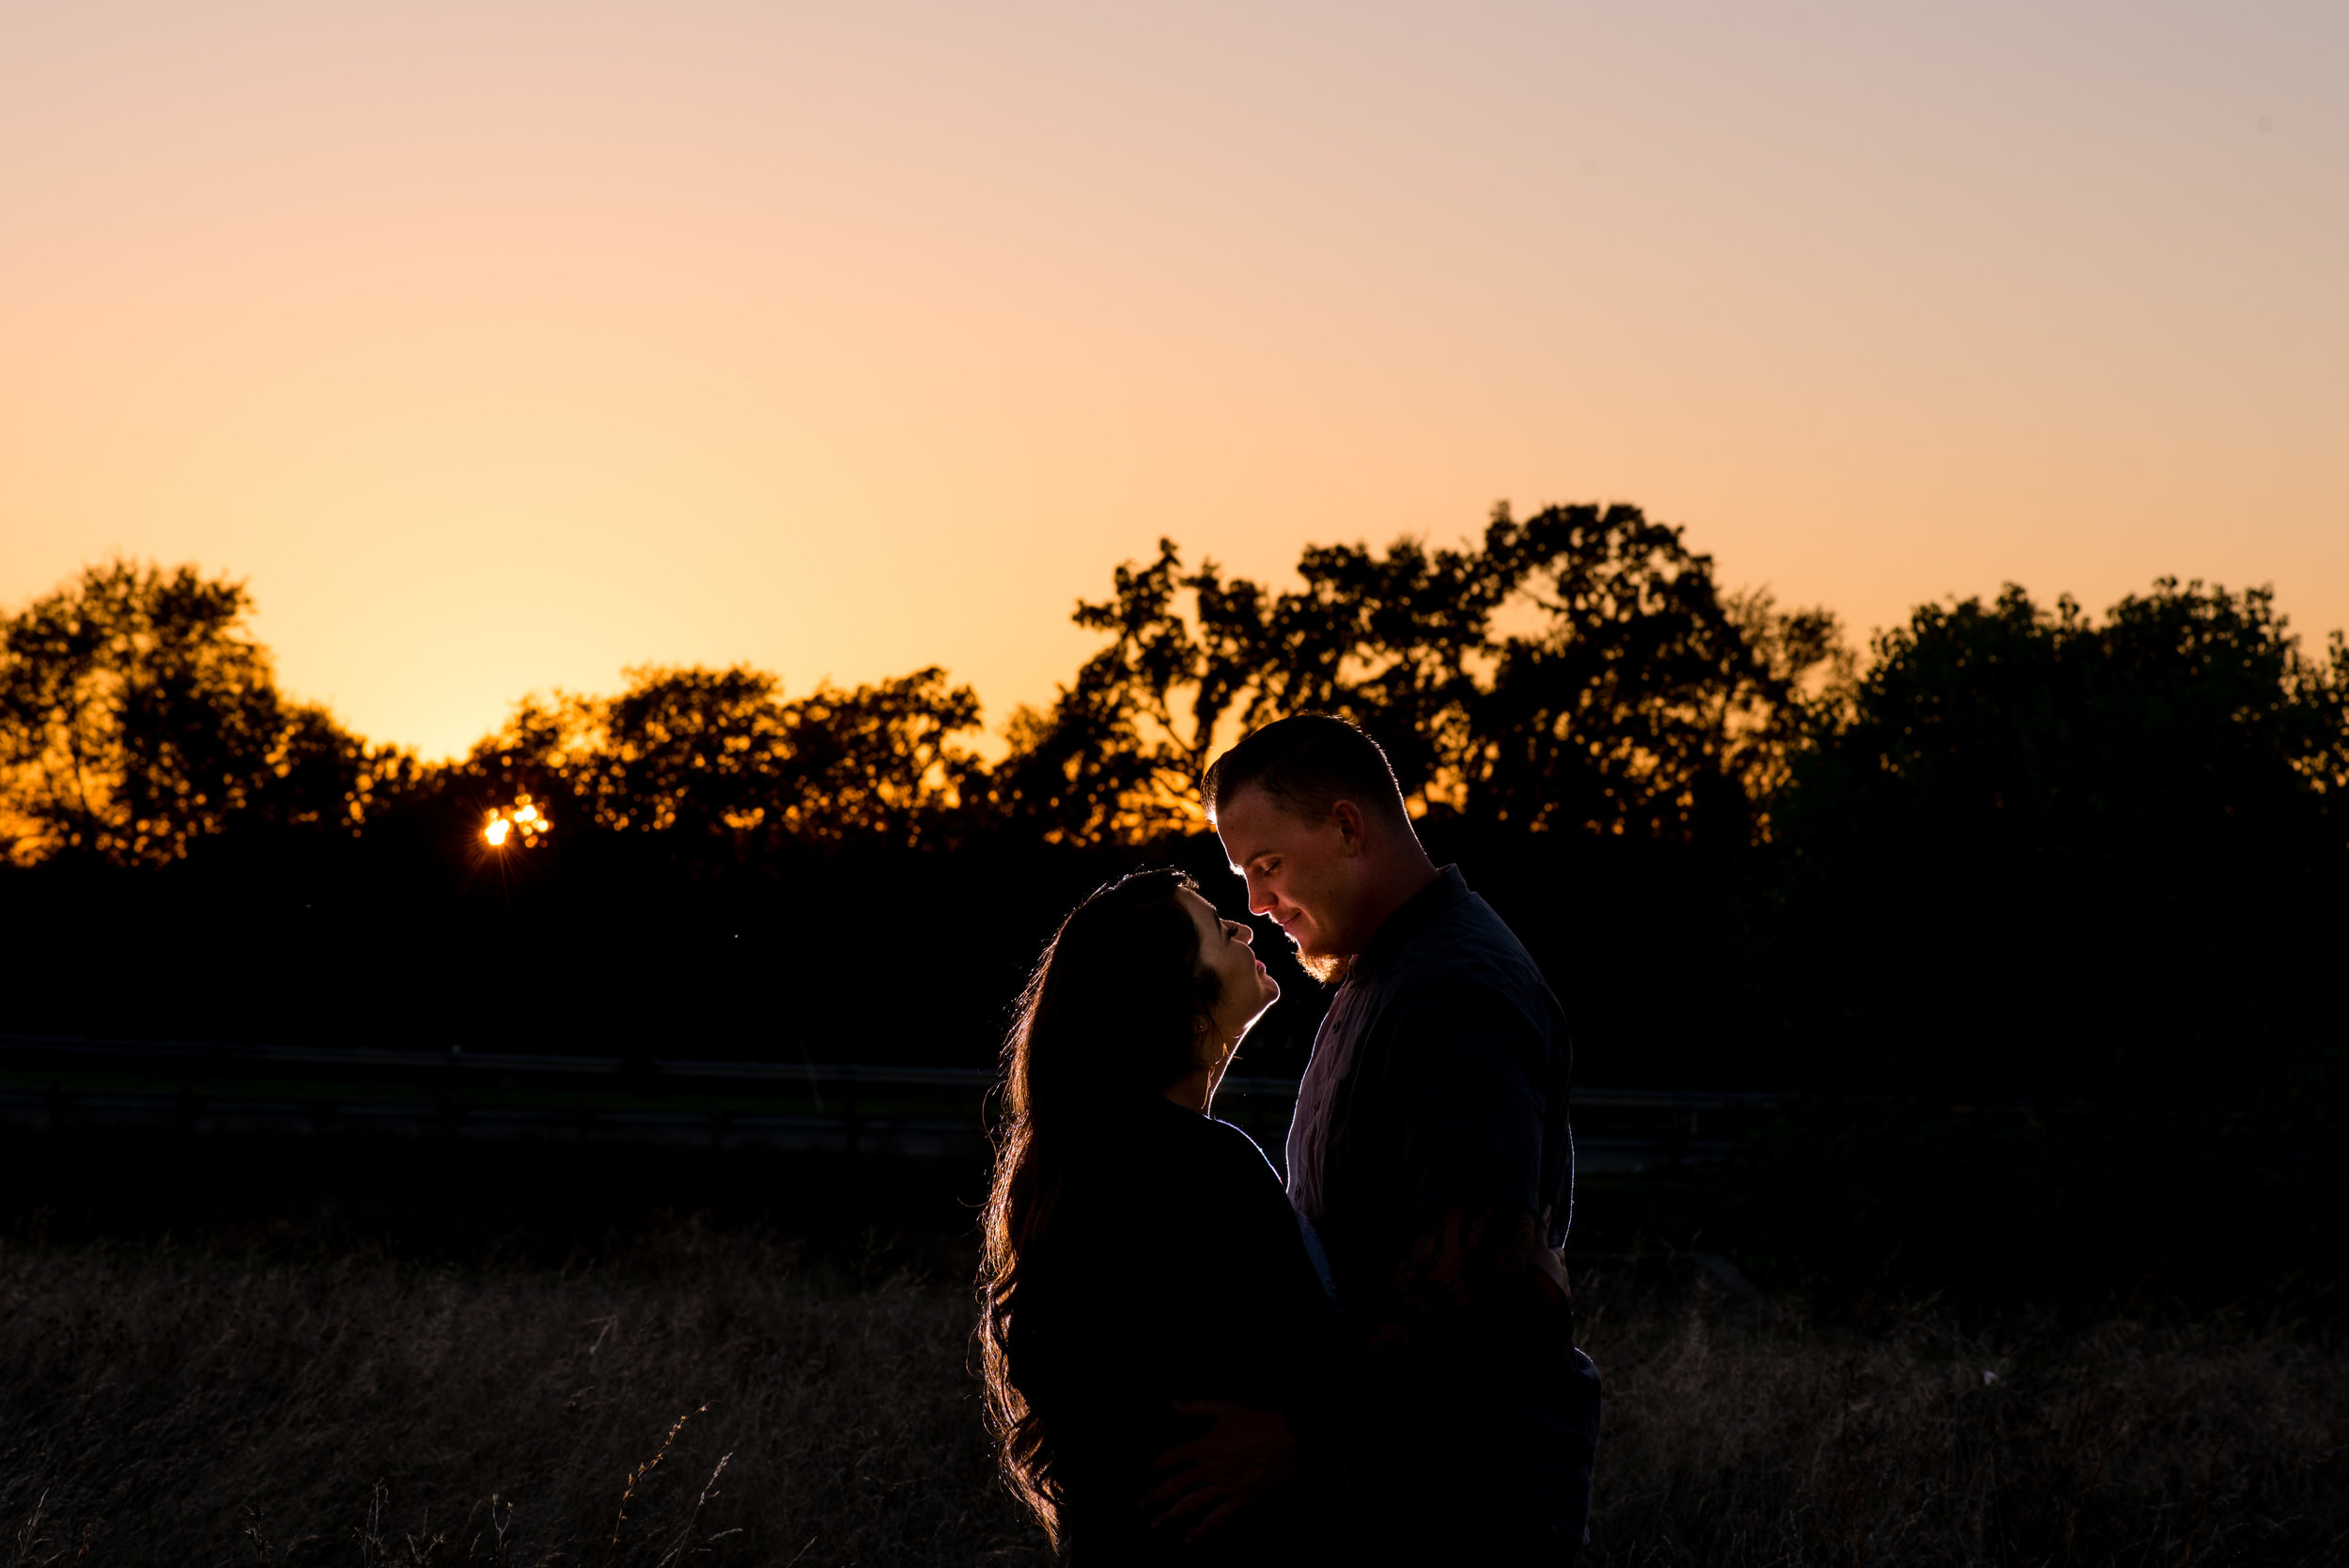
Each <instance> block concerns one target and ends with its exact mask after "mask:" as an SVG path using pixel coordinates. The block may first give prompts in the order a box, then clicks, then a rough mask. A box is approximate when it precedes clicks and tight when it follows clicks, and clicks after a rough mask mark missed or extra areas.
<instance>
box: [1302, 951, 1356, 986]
mask: <svg viewBox="0 0 2349 1568" xmlns="http://www.w3.org/2000/svg"><path fill="white" fill-rule="evenodd" d="M1297 967H1298V968H1299V969H1301V970H1304V971H1305V972H1306V973H1307V974H1310V975H1312V976H1313V977H1314V978H1315V980H1318V981H1320V982H1321V983H1322V984H1323V985H1324V986H1335V985H1337V984H1339V983H1340V982H1341V981H1343V980H1345V978H1346V971H1347V970H1351V969H1352V968H1353V967H1354V955H1352V954H1350V953H1307V952H1305V951H1303V950H1302V949H1299V952H1298V955H1297Z"/></svg>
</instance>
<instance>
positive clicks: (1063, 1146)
mask: <svg viewBox="0 0 2349 1568" xmlns="http://www.w3.org/2000/svg"><path fill="white" fill-rule="evenodd" d="M1251 939H1252V931H1251V929H1250V927H1249V926H1248V925H1247V924H1244V923H1242V922H1239V921H1229V920H1223V919H1221V918H1219V917H1218V916H1217V914H1216V911H1215V908H1214V906H1212V905H1210V904H1209V903H1208V902H1207V901H1206V899H1205V898H1203V897H1201V896H1200V894H1199V891H1198V888H1197V886H1196V884H1194V883H1193V882H1192V881H1191V879H1190V877H1187V876H1184V875H1183V874H1182V873H1180V872H1175V871H1141V872H1136V873H1134V874H1133V875H1132V876H1129V877H1125V878H1123V879H1122V880H1120V881H1117V882H1114V883H1112V884H1110V885H1109V886H1106V887H1103V888H1101V889H1100V890H1099V891H1097V892H1096V893H1094V894H1093V895H1092V896H1091V897H1090V898H1087V899H1086V900H1085V901H1084V902H1083V903H1082V904H1081V905H1079V906H1078V907H1077V908H1076V909H1075V910H1074V911H1073V912H1071V913H1070V914H1069V916H1068V918H1067V919H1066V921H1064V922H1063V923H1062V924H1061V928H1060V930H1059V932H1058V934H1057V935H1055V936H1054V937H1053V939H1052V940H1051V943H1050V945H1049V946H1048V947H1047V948H1046V949H1045V952H1044V956H1043V958H1042V959H1041V960H1040V961H1039V962H1038V963H1037V965H1036V968H1035V972H1034V975H1033V976H1031V977H1030V979H1029V981H1028V985H1027V987H1026V989H1025V990H1024V991H1023V992H1022V993H1021V995H1020V999H1019V1009H1018V1014H1017V1017H1016V1020H1015V1022H1014V1024H1013V1026H1012V1029H1011V1032H1010V1036H1009V1038H1008V1040H1007V1041H1006V1042H1005V1046H1004V1081H1003V1102H1004V1104H1003V1110H1004V1115H1003V1122H1002V1125H1001V1126H1000V1129H999V1131H998V1134H997V1149H996V1162H995V1180H994V1188H993V1191H992V1192H991V1194H990V1195H989V1197H988V1205H987V1215H986V1220H987V1224H986V1247H985V1252H984V1257H983V1261H982V1264H981V1268H980V1277H979V1288H980V1303H981V1309H982V1312H981V1320H980V1329H979V1336H980V1347H981V1351H982V1354H983V1357H984V1360H985V1373H986V1378H987V1393H988V1419H989V1424H990V1426H991V1428H992V1430H993V1433H994V1436H995V1438H996V1441H997V1443H998V1445H999V1453H1000V1457H1001V1461H1002V1465H1003V1475H1004V1479H1005V1480H1006V1481H1007V1482H1008V1483H1010V1485H1011V1487H1012V1489H1013V1491H1014V1492H1016V1493H1017V1494H1018V1495H1019V1497H1020V1498H1021V1499H1022V1500H1023V1501H1025V1502H1026V1503H1027V1505H1028V1506H1029V1507H1030V1508H1031V1509H1032V1510H1033V1511H1034V1514H1035V1515H1036V1517H1037V1518H1038V1520H1040V1521H1041V1522H1042V1524H1043V1525H1044V1528H1045V1530H1046V1531H1047V1533H1048V1534H1049V1535H1050V1537H1051V1539H1052V1541H1053V1544H1054V1545H1056V1546H1058V1547H1060V1548H1061V1550H1062V1551H1063V1552H1064V1553H1065V1554H1066V1558H1067V1559H1068V1560H1070V1561H1072V1562H1075V1563H1079V1564H1082V1565H1085V1568H1098V1565H1102V1564H1117V1563H1156V1562H1164V1563H1194V1562H1195V1563H1207V1562H1215V1563H1232V1564H1237V1563H1245V1562H1255V1561H1273V1560H1294V1557H1295V1554H1296V1552H1297V1551H1298V1549H1299V1546H1300V1545H1303V1544H1304V1543H1305V1542H1306V1541H1308V1540H1309V1539H1310V1535H1309V1533H1308V1532H1309V1529H1310V1523H1311V1514H1312V1513H1313V1507H1312V1499H1313V1498H1314V1497H1315V1493H1316V1485H1315V1475H1316V1467H1315V1462H1314V1450H1315V1445H1314V1443H1313V1442H1312V1441H1311V1436H1312V1433H1311V1427H1312V1421H1311V1414H1310V1412H1311V1408H1312V1406H1313V1404H1314V1391H1315V1388H1316V1386H1317V1383H1318V1379H1319V1378H1320V1376H1321V1374H1322V1372H1323V1369H1324V1365H1325V1358H1326V1356H1327V1353H1328V1351H1327V1347H1328V1344H1329V1342H1330V1335H1331V1332H1332V1324H1331V1316H1330V1304H1329V1299H1328V1297H1327V1296H1326V1294H1325V1292H1324V1288H1323V1285H1322V1281H1321V1278H1320V1275H1319V1274H1318V1273H1317V1271H1316V1270H1315V1265H1314V1263H1313V1261H1312V1256H1311V1253H1310V1252H1309V1251H1308V1249H1307V1243H1306V1240H1305V1237H1304V1235H1303V1234H1302V1233H1301V1229H1300V1223H1299V1220H1298V1219H1297V1216H1296V1214H1295V1211H1293V1210H1292V1209H1291V1208H1290V1207H1289V1203H1288V1196H1287V1194H1286V1192H1285V1191H1284V1190H1283V1187H1282V1184H1281V1179H1280V1177H1279V1176H1278V1175H1277V1174H1276V1173H1275V1172H1273V1170H1272V1167H1271V1165H1270V1164H1269V1163H1268V1161H1267V1160H1266V1158H1265V1157H1264V1154H1263V1151H1261V1150H1260V1149H1258V1148H1257V1147H1256V1145H1255V1143H1254V1141H1252V1140H1251V1139H1250V1138H1249V1137H1248V1135H1247V1134H1246V1133H1244V1132H1242V1131H1240V1130H1239V1129H1238V1128H1237V1127H1235V1126H1230V1125H1228V1124H1226V1123H1223V1122H1218V1121H1215V1120H1213V1119H1211V1118H1210V1117H1209V1116H1208V1115H1207V1114H1206V1110H1207V1106H1208V1103H1209V1101H1210V1099H1211V1098H1212V1096H1213V1094H1214V1092H1215V1086H1216V1084H1217V1083H1218V1082H1219V1081H1220V1080H1221V1077H1222V1074H1223V1071H1224V1069H1225V1067H1226V1066H1228V1065H1229V1063H1230V1062H1231V1060H1232V1056H1233V1053H1234V1052H1235V1051H1237V1049H1238V1047H1239V1042H1240V1038H1241V1036H1243V1035H1244V1034H1245V1033H1246V1032H1248V1029H1249V1028H1250V1026H1251V1025H1252V1024H1253V1023H1254V1022H1255V1021H1256V1019H1257V1018H1259V1017H1262V1016H1263V1014H1264V1012H1265V1010H1266V1009H1267V1008H1268V1007H1270V1006H1271V1005H1272V1003H1273V1002H1274V1001H1277V1000H1279V998H1280V994H1281V989H1280V986H1278V985H1277V984H1275V983H1274V981H1273V980H1272V978H1271V976H1270V975H1268V974H1267V973H1266V972H1265V967H1264V965H1263V963H1261V962H1260V961H1259V960H1258V959H1257V958H1256V956H1255V955H1254V954H1253V953H1252V951H1251V950H1250V942H1251ZM1208 1402H1231V1403H1233V1404H1237V1405H1244V1406H1247V1407H1250V1408H1251V1409H1252V1410H1255V1411H1261V1412H1280V1413H1281V1415H1280V1416H1279V1417H1278V1418H1268V1419H1269V1420H1271V1421H1272V1424H1273V1428H1274V1430H1276V1431H1277V1430H1278V1427H1279V1426H1280V1425H1281V1424H1283V1423H1285V1425H1286V1426H1287V1428H1288V1437H1286V1438H1283V1441H1284V1442H1285V1441H1287V1440H1289V1438H1293V1437H1295V1436H1298V1435H1299V1434H1302V1436H1303V1437H1304V1439H1305V1441H1304V1446H1303V1448H1302V1449H1301V1450H1300V1451H1299V1464H1298V1465H1297V1466H1296V1467H1295V1473H1294V1478H1293V1479H1292V1480H1291V1481H1289V1482H1288V1483H1285V1484H1284V1485H1283V1486H1282V1487H1280V1488H1278V1489H1276V1490H1275V1491H1274V1492H1273V1493H1272V1494H1271V1495H1269V1496H1266V1497H1260V1498H1251V1499H1248V1500H1247V1501H1246V1503H1245V1506H1241V1507H1239V1508H1237V1512H1234V1513H1232V1514H1230V1515H1229V1516H1228V1518H1227V1519H1223V1520H1217V1519H1214V1518H1213V1517H1212V1516H1211V1517H1210V1519H1209V1520H1208V1521H1207V1526H1208V1528H1206V1529H1205V1530H1204V1531H1201V1532H1200V1533H1199V1534H1198V1536H1197V1539H1195V1540H1193V1539H1190V1528H1191V1527H1195V1526H1198V1525H1199V1524H1200V1523H1201V1521H1200V1520H1198V1519H1196V1518H1191V1519H1184V1520H1181V1521H1178V1522H1177V1524H1176V1525H1175V1528H1172V1529H1153V1528H1152V1526H1153V1518H1152V1513H1153V1509H1152V1508H1151V1507H1150V1506H1147V1505H1146V1504H1145V1498H1147V1496H1148V1494H1149V1493H1150V1491H1151V1482H1152V1461H1153V1460H1154V1459H1155V1458H1156V1457H1157V1456H1158V1455H1159V1454H1161V1453H1163V1452H1166V1451H1168V1450H1169V1449H1171V1448H1174V1447H1175V1446H1176V1445H1179V1444H1180V1443H1182V1442H1183V1441H1185V1440H1186V1439H1187V1438H1189V1437H1190V1436H1195V1435H1196V1433H1197V1432H1198V1431H1199V1430H1200V1429H1202V1428H1203V1427H1205V1426H1206V1421H1205V1420H1204V1419H1203V1417H1202V1416H1201V1415H1200V1414H1199V1413H1198V1407H1199V1406H1200V1405H1204V1404H1206V1403H1208Z"/></svg>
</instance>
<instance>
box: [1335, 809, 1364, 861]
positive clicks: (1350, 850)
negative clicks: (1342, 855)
mask: <svg viewBox="0 0 2349 1568" xmlns="http://www.w3.org/2000/svg"><path fill="white" fill-rule="evenodd" d="M1330 821H1332V822H1334V823H1336V824H1337V827H1338V842H1339V843H1340V844H1341V845H1343V846H1345V848H1346V853H1347V854H1348V855H1359V854H1361V852H1362V851H1363V850H1364V849H1366V848H1368V847H1369V844H1370V839H1369V835H1368V833H1366V832H1365V831H1364V830H1365V829H1366V828H1368V827H1369V825H1370V824H1369V823H1368V821H1367V820H1366V819H1365V818H1364V817H1363V815H1362V808H1361V807H1360V806H1358V805H1356V804H1355V803H1354V802H1353V801H1351V800H1340V801H1338V802H1337V803H1336V804H1335V805H1333V806H1331V807H1330Z"/></svg>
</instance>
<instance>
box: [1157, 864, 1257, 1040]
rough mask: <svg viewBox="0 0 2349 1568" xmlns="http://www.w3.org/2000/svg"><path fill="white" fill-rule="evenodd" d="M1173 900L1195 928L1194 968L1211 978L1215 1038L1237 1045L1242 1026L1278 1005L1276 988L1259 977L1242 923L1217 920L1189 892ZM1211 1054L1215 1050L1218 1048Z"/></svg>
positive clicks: (1249, 929)
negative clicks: (1196, 951)
mask: <svg viewBox="0 0 2349 1568" xmlns="http://www.w3.org/2000/svg"><path fill="white" fill-rule="evenodd" d="M1175 896H1176V897H1178V898H1180V899H1181V900H1182V904H1183V908H1186V909H1188V910H1189V911H1190V920H1191V924H1193V925H1196V926H1197V927H1198V928H1199V968H1200V970H1201V971H1202V972H1204V973H1208V974H1212V975H1214V976H1215V977H1216V983H1217V990H1216V1002H1215V1008H1214V1013H1215V1027H1216V1033H1217V1034H1218V1035H1219V1036H1220V1037H1221V1039H1223V1040H1228V1041H1231V1042H1232V1043H1233V1044H1234V1045H1237V1043H1238V1041H1239V1037H1240V1035H1241V1034H1243V1033H1245V1032H1247V1029H1248V1026H1249V1025H1250V1024H1252V1023H1254V1022H1255V1021H1256V1020H1257V1019H1258V1018H1260V1017H1263V1016H1264V1012H1265V1009H1266V1008H1268V1007H1269V1006H1271V1005H1272V1004H1273V1003H1274V1002H1276V1001H1280V1000H1281V986H1280V983H1279V982H1277V981H1275V980H1274V979H1273V978H1272V976H1270V975H1269V974H1267V973H1266V972H1265V967H1264V964H1263V962H1262V961H1261V960H1259V959H1258V958H1257V956H1256V955H1255V952H1254V950H1253V949H1252V947H1251V946H1250V944H1251V943H1252V942H1253V941H1254V940H1255V939H1256V933H1255V931H1254V929H1253V928H1252V927H1251V926H1250V925H1249V924H1247V923H1246V922H1245V921H1237V920H1225V919H1223V918H1222V917H1221V915H1219V914H1217V913H1216V912H1215V906H1214V905H1212V904H1210V903H1208V902H1207V901H1206V899H1205V898H1202V897H1201V896H1200V895H1199V894H1198V893H1193V892H1192V891H1191V890H1190V889H1189V888H1185V889H1183V890H1182V891H1181V893H1177V894H1176V895H1175ZM1212 1048H1213V1049H1215V1050H1218V1051H1220V1050H1221V1047H1220V1046H1219V1047H1212ZM1213 1064H1217V1065H1220V1064H1221V1063H1220V1061H1219V1062H1218V1063H1213Z"/></svg>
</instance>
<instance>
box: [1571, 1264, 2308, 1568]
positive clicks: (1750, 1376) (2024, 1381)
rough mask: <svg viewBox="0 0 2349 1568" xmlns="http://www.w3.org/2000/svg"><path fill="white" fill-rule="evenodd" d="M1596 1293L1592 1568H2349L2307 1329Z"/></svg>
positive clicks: (1590, 1328) (1591, 1328)
mask: <svg viewBox="0 0 2349 1568" xmlns="http://www.w3.org/2000/svg"><path fill="white" fill-rule="evenodd" d="M1594 1294H1595V1296H1596V1297H1597V1310H1596V1311H1595V1312H1593V1313H1591V1314H1590V1318H1591V1321H1589V1322H1588V1324H1587V1327H1586V1329H1585V1333H1584V1338H1585V1339H1586V1340H1587V1341H1588V1342H1589V1343H1590V1344H1591V1346H1592V1349H1593V1354H1594V1355H1595V1357H1596V1358H1598V1359H1599V1361H1600V1364H1601V1366H1602V1368H1603V1369H1604V1372H1605V1374H1606V1399H1607V1407H1606V1413H1605V1436H1603V1438H1602V1441H1601V1448H1600V1463H1599V1477H1600V1480H1599V1501H1598V1510H1597V1515H1598V1516H1597V1520H1596V1526H1595V1529H1596V1535H1597V1542H1596V1545H1597V1547H1598V1550H1597V1551H1596V1553H1595V1557H1596V1558H1597V1560H1601V1561H1604V1562H1607V1563H1610V1564H1616V1563H1621V1564H1648V1563H1657V1564H1661V1563H1719V1564H1756V1565H1760V1564H1777V1563H1786V1564H1797V1563H1801V1564H1812V1563H1815V1564H1821V1565H1826V1564H1852V1565H1860V1564H1884V1565H1887V1568H1891V1565H1896V1564H1897V1565H1940V1564H1947V1565H1951V1568H1957V1565H1972V1564H2009V1563H2013V1564H2039V1563H2080V1564H2107V1563H2116V1564H2123V1563H2124V1564H2149V1565H2150V1564H2174V1565H2176V1568H2188V1565H2193V1564H2203V1563H2212V1564H2216V1563H2262V1564H2295V1565H2297V1564H2310V1565H2314V1564H2335V1563H2341V1562H2349V1356H2344V1355H2343V1354H2342V1353H2341V1350H2340V1349H2339V1348H2338V1347H2337V1346H2327V1345H2325V1344H2322V1343H2319V1342H2318V1341H2317V1340H2316V1339H2315V1337H2313V1336H2311V1335H2310V1334H2309V1333H2307V1332H2305V1331H2294V1330H2291V1329H2288V1328H2270V1329H2266V1330H2264V1331H2255V1330H2253V1329H2251V1328H2249V1327H2246V1326H2245V1325H2243V1324H2241V1323H2236V1322H2230V1321H2225V1320H2221V1321H2217V1322H2208V1321H2206V1322H2201V1323H2170V1324H2167V1325H2160V1326H2156V1325H2154V1324H2150V1323H2145V1322H2131V1321H2116V1322H2108V1323H2105V1324H2102V1325H2099V1326H2096V1327H2088V1328H2078V1327H2061V1326H2058V1325H2056V1324H2053V1323H2047V1322H2039V1323H2032V1322H2021V1323H2015V1324H2009V1325H2007V1326H2005V1327H2002V1328H2000V1329H1999V1330H1996V1331H1990V1332H1971V1333H1969V1332H1966V1331H1962V1330H1961V1329H1959V1328H1958V1327H1954V1326H1953V1324H1952V1322H1951V1320H1950V1319H1948V1318H1947V1317H1946V1316H1944V1315H1940V1314H1937V1313H1935V1312H1931V1311H1919V1312H1904V1313H1901V1314H1899V1315H1896V1316H1893V1317H1892V1318H1890V1321H1887V1322H1883V1323H1880V1324H1878V1325H1876V1326H1875V1327H1873V1328H1871V1329H1870V1330H1867V1331H1864V1332H1863V1331H1858V1330H1851V1329H1839V1330H1825V1329H1820V1328H1817V1327H1812V1326H1811V1325H1809V1324H1807V1323H1806V1322H1804V1321H1803V1319H1802V1318H1801V1317H1800V1316H1799V1315H1798V1314H1796V1313H1793V1312H1787V1311H1784V1310H1782V1309H1771V1308H1755V1307H1750V1306H1741V1305H1739V1304H1736V1303H1732V1302H1729V1301H1726V1300H1724V1299H1723V1298H1721V1297H1719V1296H1714V1297H1712V1298H1711V1299H1710V1300H1706V1299H1704V1298H1703V1297H1698V1298H1696V1299H1689V1298H1688V1297H1685V1296H1684V1297H1683V1298H1682V1299H1680V1300H1679V1301H1677V1302H1671V1301H1659V1300H1657V1298H1656V1297H1655V1296H1652V1295H1647V1294H1644V1293H1642V1294H1641V1295H1639V1296H1633V1297H1632V1298H1631V1299H1630V1300H1628V1301H1616V1302H1610V1300H1609V1295H1610V1293H1609V1292H1608V1291H1607V1289H1606V1288H1605V1285H1604V1282H1602V1285H1601V1289H1600V1290H1599V1291H1597V1292H1595V1293H1594Z"/></svg>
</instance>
